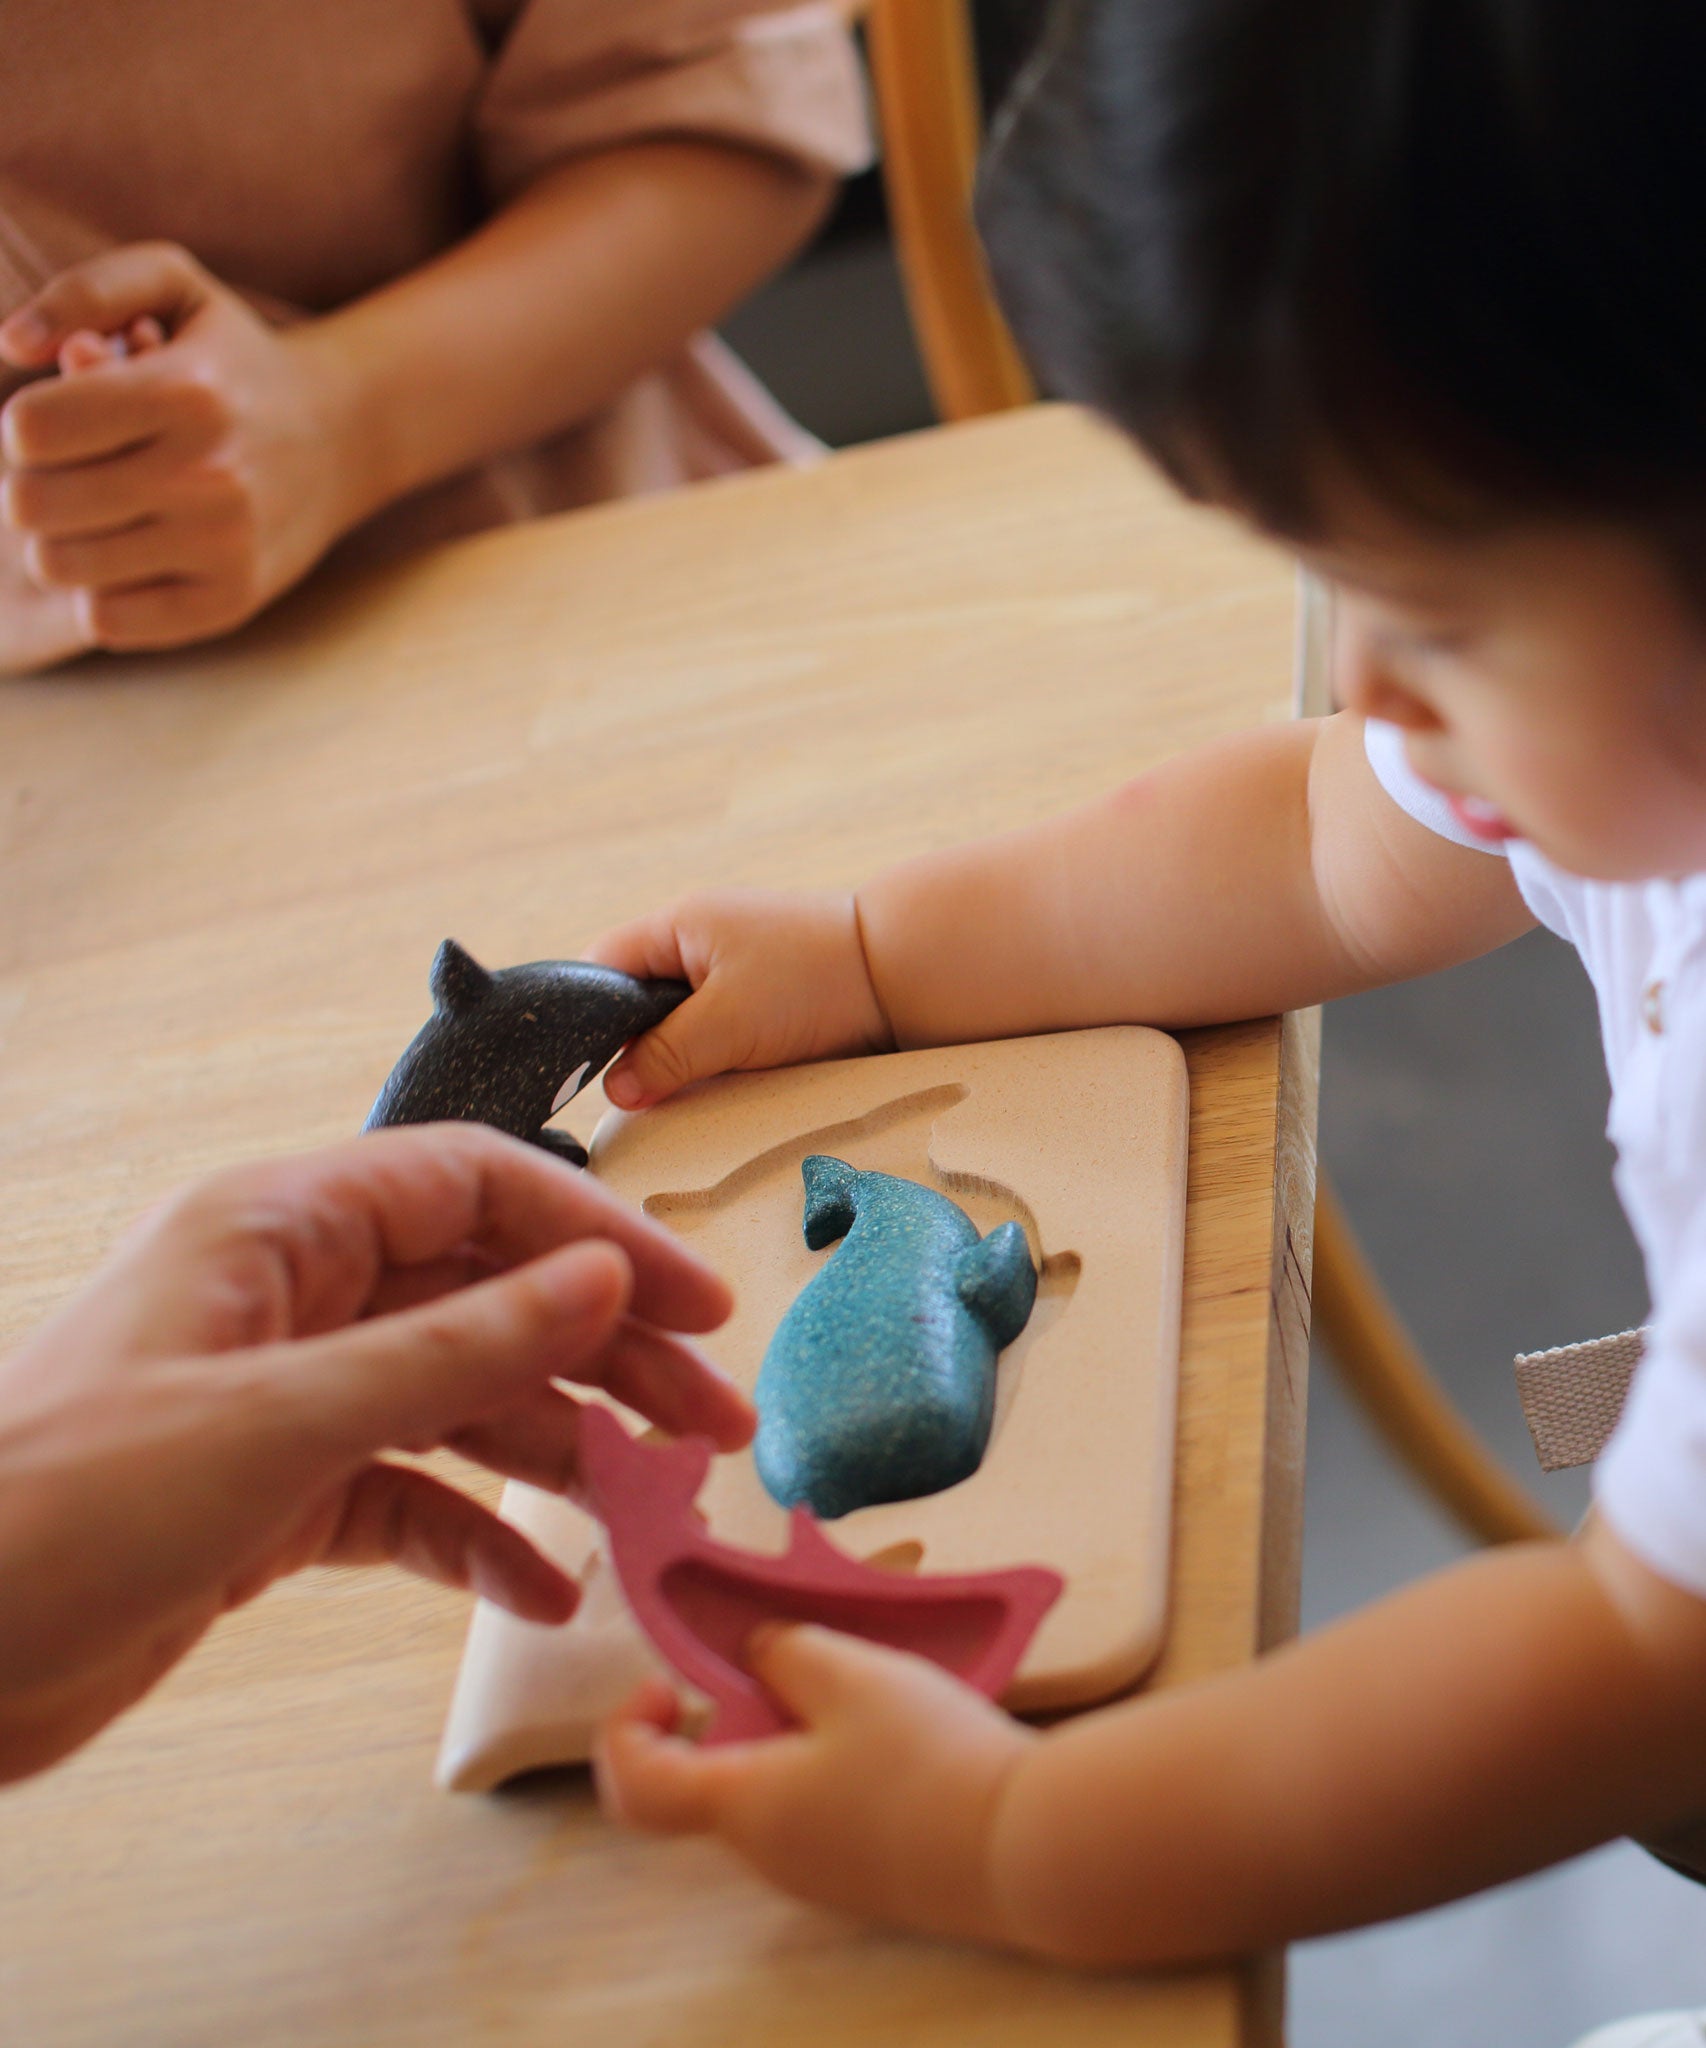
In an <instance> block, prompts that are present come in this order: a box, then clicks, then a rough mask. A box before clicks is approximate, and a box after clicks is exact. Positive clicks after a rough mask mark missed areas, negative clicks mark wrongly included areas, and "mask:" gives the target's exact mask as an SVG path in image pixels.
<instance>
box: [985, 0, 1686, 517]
mask: <svg viewBox="0 0 1706 2048" xmlns="http://www.w3.org/2000/svg"><path fill="white" fill-rule="evenodd" d="M979 219H980V223H981V225H982V228H983V231H984V235H985V239H986V241H987V243H988V245H989V249H990V256H991V262H992V265H993V268H994V271H995V275H996V279H997V286H998V289H999V291H1000V294H1001V297H1002V300H1003V303H1004V304H1005V306H1006V308H1007V310H1008V313H1009V316H1010V318H1011V320H1012V322H1013V325H1014V327H1015V330H1016V332H1017V333H1018V336H1019V339H1020V342H1021V344H1022V346H1023V347H1024V348H1025V350H1026V352H1027V353H1028V354H1029V356H1030V358H1031V360H1032V362H1033V364H1034V366H1035V367H1036V369H1037V372H1038V374H1039V376H1040V378H1041V379H1042V381H1043V383H1044V385H1045V387H1046V388H1048V389H1050V390H1052V391H1054V392H1056V393H1058V394H1059V395H1062V396H1065V397H1070V398H1074V399H1078V400H1080V401H1082V402H1083V403H1086V404H1088V405H1091V406H1094V407H1095V408H1096V409H1097V410H1099V411H1101V412H1103V413H1105V414H1107V415H1108V416H1109V417H1111V418H1112V419H1113V420H1114V421H1115V422H1116V423H1117V424H1118V425H1120V426H1121V427H1123V428H1124V429H1125V430H1126V431H1127V432H1128V433H1130V434H1131V435H1133V436H1134V437H1135V438H1136V439H1137V440H1138V441H1139V442H1141V443H1142V444H1143V445H1144V446H1145V447H1146V448H1147V449H1148V450H1149V451H1150V453H1151V454H1152V455H1153V456H1154V457H1155V458H1156V459H1157V460H1158V461H1159V462H1160V463H1161V465H1162V467H1163V468H1164V469H1166V470H1167V471H1168V472H1169V474H1171V475H1172V476H1173V477H1174V479H1175V480H1176V481H1177V482H1179V483H1180V484H1181V485H1182V486H1183V487H1184V489H1186V490H1187V491H1188V492H1190V493H1191V494H1192V495H1193V496H1197V497H1208V498H1214V499H1217V500H1221V501H1225V502H1229V503H1232V504H1234V505H1236V506H1237V507H1238V508H1239V509H1241V510H1242V511H1245V512H1247V513H1248V514H1249V515H1250V516H1252V517H1253V518H1255V519H1256V520H1257V521H1258V522H1259V523H1261V524H1262V525H1264V526H1266V527H1268V528H1269V529H1270V530H1272V531H1275V532H1277V533H1281V534H1284V535H1286V536H1288V537H1290V538H1293V539H1300V540H1309V539H1318V538H1321V537H1323V536H1324V535H1325V533H1326V524H1325V507H1324V503H1323V485H1324V484H1326V483H1330V482H1331V481H1332V480H1333V478H1334V477H1335V476H1343V477H1346V478H1348V479H1349V480H1350V481H1352V482H1353V483H1354V484H1355V485H1357V486H1360V487H1361V488H1363V489H1365V490H1368V491H1371V492H1372V494H1373V495H1374V496H1375V498H1376V499H1377V500H1378V501H1379V502H1381V503H1383V504H1385V505H1387V506H1388V507H1389V508H1391V509H1395V510H1398V511H1400V512H1403V513H1406V514H1408V515H1411V516H1418V515H1419V516H1420V517H1422V518H1424V519H1427V520H1434V521H1440V522H1444V523H1446V524H1449V525H1455V524H1473V523H1478V522H1481V521H1500V520H1508V519H1510V518H1512V517H1522V516H1529V515H1538V516H1564V517H1569V516H1587V517H1592V518H1614V519H1633V520H1635V521H1637V522H1639V523H1642V524H1645V525H1648V526H1650V527H1653V528H1656V529H1659V530H1668V531H1670V532H1671V533H1672V535H1673V537H1676V535H1677V532H1678V529H1679V528H1687V529H1690V530H1692V529H1694V528H1696V527H1697V526H1698V525H1699V524H1700V520H1701V514H1702V512H1703V511H1706V5H1702V0H1063V4H1061V5H1060V7H1059V9H1058V11H1057V13H1056V15H1055V17H1054V18H1053V19H1052V20H1051V22H1050V24H1049V27H1048V30H1047V33H1046V34H1045V37H1044V40H1043V43H1042V45H1041V47H1040V48H1039V50H1038V52H1037V54H1036V56H1035V57H1034V58H1033V60H1032V62H1031V64H1030V66H1029V68H1028V70H1027V72H1026V74H1025V76H1024V77H1023V78H1022V79H1021V81H1020V84H1019V87H1018V89H1017V91H1016V93H1015V95H1014V97H1013V100H1012V102H1011V103H1010V105H1009V108H1008V109H1007V111H1006V113H1005V114H1004V115H1003V116H1001V117H999V118H998V122H997V127H996V132H995V138H994V143H993V147H992V150H991V155H990V160H989V162H988V164H987V165H986V167H985V174H984V186H983V191H982V194H981V198H980V205H979Z"/></svg>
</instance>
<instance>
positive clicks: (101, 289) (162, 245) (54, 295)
mask: <svg viewBox="0 0 1706 2048" xmlns="http://www.w3.org/2000/svg"><path fill="white" fill-rule="evenodd" d="M211 290H212V280H211V279H210V278H209V276H208V274H207V272H206V271H205V270H203V268H202V267H201V265H200V264H199V263H197V262H196V260H195V258H194V257H193V256H191V255H190V253H189V252H188V250H186V249H180V248H178V247H177V246H176V244H174V243H170V242H132V243H129V244H127V245H126V246H125V247H124V248H122V249H108V250H104V251H103V252H102V253H101V254H100V255H99V256H91V257H90V258H89V259H88V260H87V262H84V263H74V264H73V265H72V266H71V267H70V268H69V269H68V270H62V271H61V272H60V273H59V275H58V276H57V277H55V278H52V279H50V280H49V281H48V283H46V284H45V285H43V286H42V288H41V290H40V291H39V292H37V293H36V295H35V297H34V298H33V299H30V300H29V301H27V302H26V303H25V304H24V305H22V306H20V307H19V308H18V309H17V311H16V312H15V313H13V314H11V315H10V317H9V318H8V319H6V320H5V321H4V322H0V358H3V359H4V360H5V361H6V362H8V363H10V364H11V365H12V367H13V368H14V369H18V370H41V369H46V368H47V367H48V366H49V365H50V364H51V363H52V362H53V360H54V358H55V357H56V356H57V355H58V353H59V350H60V347H61V346H62V344H63V343H64V342H65V341H66V339H67V338H68V337H69V336H71V335H73V334H75V333H76V332H77V331H78V329H80V328H92V329H94V330H95V332H97V333H99V334H115V333H121V332H123V330H124V329H125V328H127V327H128V326H129V325H130V323H131V322H132V321H135V320H141V319H145V318H150V317H151V318H152V319H153V320H154V321H155V322H156V323H157V324H158V325H159V326H160V328H161V331H162V333H165V332H169V331H170V330H172V329H174V328H177V327H179V326H181V325H182V324H183V322H184V321H185V320H187V319H188V318H189V317H190V315H191V314H192V313H194V312H195V311H196V310H197V308H198V307H199V306H201V305H202V304H203V303H204V302H205V301H206V299H207V297H208V296H209V293H210V291H211Z"/></svg>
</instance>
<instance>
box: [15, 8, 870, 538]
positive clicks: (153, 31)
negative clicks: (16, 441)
mask: <svg viewBox="0 0 1706 2048" xmlns="http://www.w3.org/2000/svg"><path fill="white" fill-rule="evenodd" d="M0 59H3V61H0V317H3V316H4V314H5V313H6V312H9V311H10V310H11V309H12V308H13V307H14V306H16V305H18V304H19V303H21V302H22V300H24V299H25V298H27V297H28V296H29V295H30V294H31V293H32V292H33V291H35V290H36V288H37V287H38V286H40V285H41V284H42V283H44V282H45V281H46V280H47V279H48V278H50V277H52V276H53V275H54V274H55V273H56V272H57V271H59V270H62V269H63V268H64V267H65V266H66V265H67V264H69V263H72V262H75V261H77V260H78V259H80V258H82V257H85V256H89V255H93V254H94V253H96V252H97V251H98V250H101V249H103V248H107V247H110V246H112V245H113V244H115V243H122V242H130V241H140V240H153V239H164V240H169V241H174V242H180V243H182V244H183V245H184V246H185V247H186V248H188V249H189V250H191V251H192V252H193V253H194V254H195V255H196V256H197V257H199V258H200V260H201V261H202V262H203V263H205V264H206V265H207V267H208V268H209V269H210V270H211V271H213V272H214V274H215V275H216V276H218V277H220V278H222V279H223V280H224V281H225V282H226V283H227V284H229V285H232V286H234V287H236V288H237V289H238V290H240V291H242V292H244V293H245V294H246V295H248V296H249V297H250V298H251V299H252V300H253V301H254V302H255V303H256V304H257V305H258V306H259V307H261V308H262V309H263V310H264V311H265V312H267V313H268V315H269V317H274V318H278V319H289V318H295V317H300V316H301V315H302V314H305V313H306V314H312V313H316V312H323V311H326V310H329V309H330V308H332V307H335V306H338V305H342V304H344V303H346V302H347V301H349V300H351V299H354V298H357V297H359V296H361V295H362V294H363V293H365V292H368V291H371V290H372V289H374V288H375V287H376V286H378V285H380V284H382V283H385V282H386V281H388V280H389V279H391V278H394V277H397V276H398V275H400V274H401V273H403V272H405V271H408V270H411V269H413V268H415V267H416V266H417V265H419V264H420V263H422V262H424V261H425V260H426V259H427V258H429V257H431V256H433V255H434V254H436V253H437V252H438V251H439V250H442V249H444V248H445V247H447V246H448V245H449V244H451V243H453V242H455V241H457V240H459V239H460V238H461V237H462V236H464V235H465V234H467V233H468V231H469V230H470V228H471V227H473V226H474V225H476V224H477V223H478V221H479V220H480V219H481V218H482V217H483V216H484V215H486V214H488V213H490V212H491V211H492V210H493V209H494V208H496V207H499V206H501V205H503V204H504V203H505V202H506V201H507V200H508V199H510V198H511V197H512V196H513V195H514V194H516V193H517V192H519V191H520V190H521V189H522V188H523V187H524V186H526V185H527V184H528V183H529V182H530V180H532V179H533V178H535V177H537V176H538V175H539V174H540V173H541V172H542V171H544V170H545V169H547V168H548V167H550V166H552V165H555V164H557V163H560V162H562V161H563V160H564V159H566V158H569V157H572V156H575V155H577V154H580V153H583V152H587V151H592V150H599V149H603V148H607V147H609V146H611V145H616V144H621V143H623V142H628V141H632V140H635V139H637V138H642V137H660V136H672V137H689V138H700V139H705V140H713V141H715V140H720V141H726V142H729V143H733V144H736V145H740V146H745V147H749V148H755V149H760V150H764V151H767V152H770V153H772V154H775V155H777V156H781V157H784V158H786V159H788V160H789V161H791V162H794V163H798V164H801V165H803V166H806V167H809V168H812V169H816V170H822V171H827V172H830V173H832V174H835V175H844V174H845V173H847V172H849V171H852V170H856V169H858V168H859V167H860V166H861V165H863V164H864V163H865V161H866V160H867V158H868V154H869V140H868V135H867V129H866V119H865V104H864V88H863V83H862V79H861V76H860V72H859V68H858V62H857V58H856V56H855V54H854V50H853V46H852V40H851V37H850V34H849V30H848V27H847V22H846V19H845V9H844V7H843V6H842V5H840V4H837V0H814V4H805V5H802V4H799V0H769V4H766V0H173V4H172V5H171V6H170V7H169V8H161V7H147V6H142V7H139V6H137V5H136V0H76V4H75V5H74V6H73V5H68V4H67V0H6V5H5V8H4V11H3V12H0ZM5 376H6V373H5V372H3V371H0V399H3V398H4V396H5V394H6V392H7V391H8V390H9V389H10V388H11V385H10V384H9V383H7V382H5V381H4V379H5ZM814 445H815V444H814V443H812V441H811V439H810V437H809V436H808V435H806V434H805V433H804V432H803V431H802V430H801V429H800V428H799V427H797V426H796V425H795V424H794V423H793V422H792V421H791V420H789V419H788V417H787V415H786V414H785V413H783V412H782V411H781V409H780V408H779V407H778V406H777V405H776V404H775V403H774V401H773V400H771V399H770V397H769V396H768V394H767V393H766V392H765V391H764V390H763V388H762V387H761V386H760V385H759V384H758V383H757V381H756V380H755V379H754V378H753V377H752V376H751V375H750V374H749V373H748V372H746V371H745V370H744V369H743V368H742V367H741V365H740V364H739V363H738V362H737V361H736V359H735V358H734V357H733V356H732V355H731V354H730V353H729V352H728V350H727V349H725V348H724V347H723V346H722V344H721V343H720V342H719V341H717V340H716V338H715V337H714V336H711V335H700V336H698V337H696V338H695V339H694V340H693V341H692V342H690V343H689V344H688V346H687V347H686V348H685V349H684V350H683V351H682V352H681V354H680V355H679V356H678V357H677V358H676V359H675V360H674V361H672V362H669V363H666V364H664V365H662V366H661V367H660V368H658V369H657V370H655V371H653V372H651V373H650V374H648V375H646V376H644V377H642V378H640V379H639V380H638V381H637V382H636V383H634V384H633V385H631V386H630V387H629V388H628V389H627V390H626V391H625V392H624V393H623V394H622V395H621V396H620V397H619V398H617V399H616V400H615V401H614V402H613V403H612V404H611V405H609V406H607V407H606V408H605V409H604V410H603V411H601V412H600V413H598V414H596V415H595V416H594V417H592V418H590V419H588V420H586V421H584V422H582V423H581V424H580V425H578V426H576V427H574V428H573V429H571V430H569V431H567V432H565V433H562V434H559V435H556V436H554V437H553V438H552V439H550V440H549V441H546V442H543V443H541V444H540V445H539V446H537V447H534V448H531V449H527V450H524V451H523V452H521V453H520V454H517V455H511V456H506V457H503V458H501V459H498V460H494V461H492V462H488V463H486V464H484V465H482V466H481V467H480V468H479V469H477V470H473V471H469V472H466V473H464V474H462V475H460V476H457V477H453V478H450V479H449V480H448V481H446V482H445V483H443V484H439V485H437V486H434V487H433V488H432V489H431V490H429V491H426V492H423V493H421V494H419V495H418V496H417V497H415V498H413V499H408V500H405V501H404V502H403V503H401V504H399V505H395V506H392V507H390V508H389V509H388V510H387V511H385V512H383V513H381V514H380V515H379V516H378V518H377V519H375V520H373V521H371V522H370V523H369V525H368V526H367V527H365V528H363V529H362V531H361V533H360V534H359V535H358V536H356V537H355V538H356V540H357V542H358V544H359V545H360V547H361V549H362V551H363V552H364V553H366V552H374V553H390V552H393V551H395V550H396V549H398V548H400V547H402V546H406V545H413V544H416V543H418V542H421V541H425V540H430V539H443V538H447V537H449V536H451V535H453V534H458V533H467V532H472V531H475V530H477V529H478V528H480V527H484V526H491V525H496V524H500V523H503V522H506V521H509V520H513V519H519V518H526V517H530V516H533V515H535V514H538V513H541V512H551V511H560V510H563V509H565V508H567V507H569V506H572V505H577V504H584V503H588V502H590V501H592V500H594V499H599V498H607V497H615V496H622V495H627V494H630V493H634V492H639V491H650V490H660V489H664V488H667V487H669V486H671V485H674V484H679V483H685V482H689V481H691V480H693V479H694V478H698V477H704V476H714V475H717V474H719V473H721V472H723V471H727V470H730V469H738V468H744V467H747V466H748V465H751V464H754V463H761V462H770V461H775V460H778V459H785V458H790V457H795V458H797V457H799V456H801V455H803V454H805V453H807V452H809V451H810V450H811V449H812V448H813V446H814Z"/></svg>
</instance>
